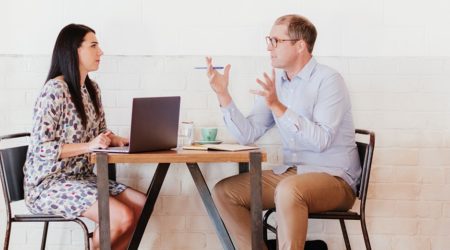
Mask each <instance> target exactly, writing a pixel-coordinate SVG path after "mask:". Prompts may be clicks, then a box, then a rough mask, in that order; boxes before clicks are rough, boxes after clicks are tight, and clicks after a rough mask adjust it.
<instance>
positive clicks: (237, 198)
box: [212, 176, 250, 205]
mask: <svg viewBox="0 0 450 250" xmlns="http://www.w3.org/2000/svg"><path fill="white" fill-rule="evenodd" d="M241 180H242V178H241V176H232V177H229V178H226V179H223V180H221V181H219V182H218V183H217V184H216V185H215V187H214V189H213V191H212V197H213V200H214V202H216V203H219V204H220V203H224V202H226V203H232V204H239V205H245V204H246V203H247V202H246V201H247V200H248V197H249V196H250V191H249V189H248V187H247V185H246V184H245V183H242V181H241Z"/></svg>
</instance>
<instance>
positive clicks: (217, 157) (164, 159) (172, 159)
mask: <svg viewBox="0 0 450 250" xmlns="http://www.w3.org/2000/svg"><path fill="white" fill-rule="evenodd" d="M250 152H260V153H261V158H262V159H261V161H262V162H265V161H266V160H267V153H266V152H265V151H264V150H245V151H234V152H230V151H210V150H209V151H206V150H205V151H203V150H164V151H153V152H145V153H133V154H120V153H108V162H109V163H185V162H197V163H198V162H203V163H208V162H249V161H250ZM90 162H91V163H95V162H96V153H92V154H91V155H90Z"/></svg>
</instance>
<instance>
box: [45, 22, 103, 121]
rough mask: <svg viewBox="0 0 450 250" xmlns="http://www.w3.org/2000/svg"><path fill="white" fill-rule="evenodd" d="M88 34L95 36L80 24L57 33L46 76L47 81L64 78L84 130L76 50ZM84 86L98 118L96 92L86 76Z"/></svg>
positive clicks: (84, 114)
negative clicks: (59, 77) (58, 77)
mask: <svg viewBox="0 0 450 250" xmlns="http://www.w3.org/2000/svg"><path fill="white" fill-rule="evenodd" d="M89 32H92V33H94V34H95V31H94V30H93V29H91V28H89V27H87V26H85V25H81V24H69V25H67V26H66V27H64V28H63V29H62V30H61V31H60V32H59V35H58V38H56V42H55V47H54V48H53V55H52V62H51V65H50V70H49V72H48V76H47V81H48V80H50V79H53V78H55V77H57V76H60V75H62V76H64V81H65V82H66V83H67V86H68V88H69V92H70V95H71V98H72V102H73V103H74V104H75V108H76V110H77V111H78V114H79V115H80V118H81V122H82V125H83V126H84V128H86V124H87V116H86V110H85V109H84V105H83V100H82V95H81V85H80V68H79V59H78V48H79V47H80V46H81V43H83V40H84V36H85V35H86V34H87V33H89ZM84 84H86V88H87V90H88V92H89V96H90V97H91V100H92V102H93V104H94V108H95V112H96V113H97V117H98V116H99V114H100V109H99V104H100V101H99V99H98V93H97V90H96V89H95V87H94V85H93V83H92V81H91V79H90V78H89V75H88V76H86V80H85V81H84Z"/></svg>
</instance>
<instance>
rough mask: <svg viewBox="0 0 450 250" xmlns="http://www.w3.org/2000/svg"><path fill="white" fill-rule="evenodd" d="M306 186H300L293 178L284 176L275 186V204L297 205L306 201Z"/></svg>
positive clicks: (277, 205)
mask: <svg viewBox="0 0 450 250" xmlns="http://www.w3.org/2000/svg"><path fill="white" fill-rule="evenodd" d="M308 196H309V195H308V187H304V186H302V184H301V182H299V181H298V180H296V179H295V178H289V177H288V178H286V179H284V180H282V181H281V182H280V183H278V185H277V187H276V188H275V204H276V207H279V206H299V205H301V204H305V203H307V201H308Z"/></svg>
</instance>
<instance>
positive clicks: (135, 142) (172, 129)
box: [94, 96, 180, 153]
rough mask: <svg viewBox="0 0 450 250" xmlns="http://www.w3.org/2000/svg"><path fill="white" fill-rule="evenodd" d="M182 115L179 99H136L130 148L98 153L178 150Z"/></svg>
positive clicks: (177, 97) (175, 97)
mask: <svg viewBox="0 0 450 250" xmlns="http://www.w3.org/2000/svg"><path fill="white" fill-rule="evenodd" d="M179 116H180V97H179V96H170V97H145V98H134V99H133V107H132V111H131V129H130V144H129V146H127V147H109V148H106V149H96V150H94V151H96V152H111V153H139V152H148V151H156V150H167V149H172V148H176V147H177V137H178V122H179Z"/></svg>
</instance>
